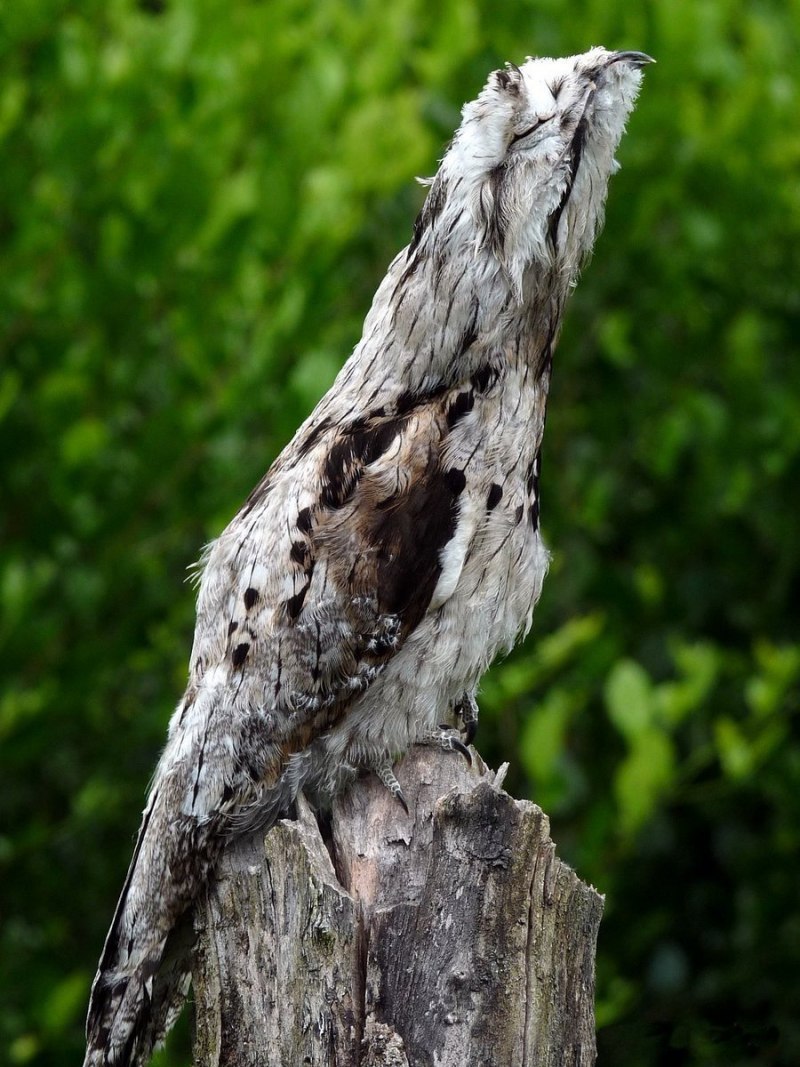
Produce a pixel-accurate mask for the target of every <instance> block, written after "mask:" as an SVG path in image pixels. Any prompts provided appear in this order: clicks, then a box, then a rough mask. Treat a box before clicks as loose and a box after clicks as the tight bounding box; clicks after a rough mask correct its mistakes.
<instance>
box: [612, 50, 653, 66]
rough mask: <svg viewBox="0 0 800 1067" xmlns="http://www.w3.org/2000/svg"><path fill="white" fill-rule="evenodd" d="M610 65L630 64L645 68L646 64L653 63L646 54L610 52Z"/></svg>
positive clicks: (651, 58) (650, 57)
mask: <svg viewBox="0 0 800 1067" xmlns="http://www.w3.org/2000/svg"><path fill="white" fill-rule="evenodd" d="M609 62H610V63H630V64H631V65H632V66H634V67H646V66H647V64H648V63H655V60H654V59H653V57H652V56H648V55H647V53H646V52H612V54H611V59H610V61H609Z"/></svg>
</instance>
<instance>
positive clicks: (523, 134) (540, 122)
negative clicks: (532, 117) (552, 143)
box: [508, 115, 553, 148]
mask: <svg viewBox="0 0 800 1067" xmlns="http://www.w3.org/2000/svg"><path fill="white" fill-rule="evenodd" d="M552 118H553V115H545V116H544V118H541V119H537V120H536V122H534V123H533V125H531V126H528V127H527V129H524V130H522V131H521V132H520V133H517V134H515V135H514V136H513V137H512V138H511V140H510V141H509V143H508V147H509V148H512V147H513V146H514V145H515V144H516V143H517V141H523V140H524V139H525V138H526V137H530V135H531V134H532V133H535V132H536V131H537V130H538V129H539V127H540V126H544V124H545V123H546V122H550V120H551V119H552Z"/></svg>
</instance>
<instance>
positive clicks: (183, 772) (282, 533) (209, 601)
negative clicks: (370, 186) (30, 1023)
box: [84, 47, 652, 1067]
mask: <svg viewBox="0 0 800 1067" xmlns="http://www.w3.org/2000/svg"><path fill="white" fill-rule="evenodd" d="M650 62H652V60H651V59H650V57H649V56H647V55H645V54H644V53H641V52H635V51H608V50H606V49H605V48H600V47H595V48H592V49H591V50H589V51H587V52H585V53H583V54H580V55H575V56H569V57H566V58H561V59H550V58H530V57H528V58H527V59H526V60H525V61H524V62H523V63H522V64H521V65H519V66H517V65H515V64H511V63H508V64H506V65H505V67H503V68H502V69H499V70H496V71H494V72H492V74H491V75H490V76H489V78H488V80H487V82H486V84H485V85H484V87H483V88H482V90H481V92H480V93H479V95H478V96H477V98H476V99H474V100H473V101H471V102H469V103H467V104H465V105H464V108H463V110H462V121H461V123H460V125H459V127H458V129H457V131H456V132H455V135H454V137H453V140H452V142H451V143H450V146H449V147H448V148H447V150H446V152H445V154H444V155H443V158H442V160H441V162H440V166H439V168H438V170H437V172H436V175H435V177H434V178H432V179H430V180H427V181H426V183H425V184H426V185H427V186H428V191H427V195H426V197H425V200H424V203H423V206H422V208H421V210H420V212H419V215H418V217H417V219H416V221H415V223H414V226H413V231H412V234H411V239H410V242H409V244H408V245H407V247H406V248H404V249H403V250H402V251H401V252H400V253H399V254H398V255H397V256H396V257H395V258H394V260H393V261H392V262H391V264H390V266H389V268H388V271H387V274H386V276H385V278H384V280H383V281H382V283H381V284H380V286H379V288H378V290H377V293H376V295H375V297H374V300H373V303H372V306H371V308H370V310H369V312H368V314H367V316H366V319H365V322H364V328H363V335H362V337H361V340H360V341H359V342H358V344H357V345H356V347H355V349H354V351H353V352H352V354H351V355H350V357H349V359H348V360H347V361H346V362H345V364H344V365H343V367H342V370H341V371H340V373H339V374H338V376H337V377H336V379H335V381H334V383H333V385H332V387H331V388H330V390H329V391H328V392H327V394H326V395H325V396H324V397H323V398H322V400H321V401H320V402H319V404H318V405H317V406H316V408H315V409H314V411H313V412H312V413H311V415H310V416H309V417H308V418H307V419H306V420H305V422H304V423H303V424H302V425H301V426H300V428H299V430H298V431H297V433H296V435H295V436H294V438H293V439H292V440H291V442H290V443H289V444H288V445H287V447H286V448H285V449H284V450H283V452H282V453H281V454H280V456H279V457H278V458H277V460H276V461H275V462H274V463H273V464H272V466H271V467H270V469H269V470H268V472H267V473H266V475H265V476H264V478H263V479H262V480H261V481H260V482H259V483H258V485H257V486H256V487H255V488H254V489H253V491H252V492H251V494H250V496H249V497H248V498H247V500H246V501H245V503H244V504H243V506H242V507H241V509H240V510H239V512H238V513H237V514H236V516H235V517H234V518H233V520H232V521H231V522H230V524H229V525H228V526H227V528H226V529H225V530H224V531H223V532H222V534H221V535H220V536H219V537H218V538H217V540H216V541H214V542H213V543H212V545H211V546H210V547H208V548H207V549H206V551H205V552H204V554H203V558H202V560H201V563H200V565H199V570H200V578H199V591H198V596H197V624H196V630H195V636H194V643H193V647H192V652H191V659H190V666H189V678H188V685H187V688H186V691H185V693H184V695H183V697H182V698H181V700H180V702H179V703H178V705H177V708H176V710H175V712H174V714H173V716H172V718H171V720H170V724H169V728H168V735H167V741H166V745H165V747H164V749H163V752H162V755H161V757H160V760H159V762H158V765H157V768H156V771H155V774H154V777H153V780H152V785H151V787H150V791H149V795H148V799H147V803H146V806H145V809H144V814H143V818H142V823H141V827H140V830H139V834H138V838H137V841H136V845H135V848H134V852H133V857H132V860H131V863H130V868H129V870H128V874H127V878H126V880H125V883H124V886H123V889H122V893H121V895H120V898H119V903H118V905H117V908H116V912H115V914H114V917H113V921H112V924H111V928H110V930H109V933H108V936H107V938H106V941H105V946H104V948H103V952H102V956H101V958H100V962H99V966H98V971H97V975H96V977H95V979H94V982H93V985H92V990H91V995H90V1004H89V1012H88V1019H87V1027H86V1034H87V1051H86V1058H85V1061H84V1067H100V1065H112V1064H116V1065H124V1067H138V1065H141V1064H144V1063H146V1062H147V1061H148V1059H149V1057H150V1056H151V1054H152V1052H153V1050H154V1049H155V1048H156V1047H157V1046H158V1045H159V1044H160V1043H162V1042H163V1039H164V1036H165V1034H166V1032H167V1030H168V1029H169V1027H170V1026H171V1025H172V1023H173V1022H174V1020H175V1018H176V1017H177V1014H178V1013H179V1011H180V1008H181V1005H182V1003H183V1000H184V999H185V997H186V995H187V992H188V987H189V980H190V952H191V942H192V930H191V926H192V923H191V916H192V906H193V903H194V902H195V901H196V899H197V897H198V894H199V893H200V891H201V889H202V888H203V886H204V885H205V884H206V882H207V880H208V879H209V878H210V877H211V876H212V874H213V870H214V866H215V863H216V862H217V860H218V858H219V856H220V854H221V852H222V850H223V849H225V848H226V847H229V846H230V843H231V842H232V841H234V840H235V839H236V838H237V837H238V836H240V835H243V834H246V833H252V832H255V831H256V830H258V831H262V832H265V831H267V830H268V829H269V828H270V827H271V826H272V825H274V823H275V822H276V821H277V820H278V819H280V818H283V817H286V816H287V815H291V813H292V810H293V804H294V802H295V800H296V798H297V797H298V795H299V794H300V793H301V792H302V793H303V794H304V795H305V796H306V797H307V798H308V799H309V800H310V801H311V802H312V803H313V804H315V805H317V806H318V807H320V808H324V807H326V806H328V805H330V803H331V801H332V798H334V797H335V796H336V795H337V794H339V793H341V791H342V790H344V789H345V788H346V787H347V786H348V785H349V784H350V783H351V782H352V781H353V780H354V778H355V777H356V776H357V775H359V774H360V773H364V772H365V771H367V772H370V771H371V772H374V773H375V774H376V775H377V776H378V777H379V779H380V780H381V781H382V782H383V783H384V785H386V787H387V788H388V789H389V790H391V792H392V793H393V794H394V795H395V796H396V797H397V799H398V801H399V802H400V803H401V804H403V805H406V801H405V798H404V797H403V793H402V790H401V788H400V786H399V784H398V782H397V778H396V776H395V773H394V770H393V767H394V765H395V762H396V760H397V759H398V758H399V757H401V756H402V755H403V754H404V753H405V752H406V751H407V750H408V749H409V747H410V746H411V745H413V744H415V743H425V744H434V745H438V746H441V747H442V748H444V749H446V750H452V751H455V752H461V753H462V754H466V755H467V756H469V748H468V745H469V743H470V742H471V741H472V740H473V737H474V733H475V730H476V727H477V721H478V707H477V699H476V692H477V686H478V683H479V680H480V678H481V676H482V675H483V673H484V672H485V670H486V669H487V667H488V666H489V664H490V663H491V662H492V660H493V659H494V658H495V657H496V656H498V655H499V654H501V653H505V652H507V651H509V650H510V649H511V648H512V647H513V645H514V644H515V642H516V641H517V640H518V639H519V638H520V637H521V636H522V635H524V634H526V633H527V632H528V630H529V628H530V626H531V620H532V614H533V609H534V606H535V604H536V602H537V600H538V598H539V594H540V591H541V588H542V582H543V580H544V577H545V574H546V571H547V568H548V561H549V553H548V550H547V549H546V547H545V545H544V543H543V541H542V537H541V534H540V529H539V519H540V477H541V445H542V436H543V432H544V425H545V409H546V402H547V396H548V390H549V384H550V377H551V370H552V362H553V353H554V349H555V346H556V343H557V340H558V336H559V331H560V327H561V321H562V316H563V312H564V307H565V303H566V301H567V298H568V296H569V293H570V292H571V290H572V288H573V287H574V285H575V283H576V280H577V277H578V274H579V272H580V270H581V268H582V266H583V264H584V263H585V261H586V259H587V257H588V255H589V253H590V251H591V250H592V247H593V244H594V241H595V237H596V235H597V233H598V231H599V229H600V227H601V225H602V221H603V213H604V206H605V200H606V193H607V187H608V181H609V178H610V176H611V175H612V174H613V173H614V172H615V170H616V169H617V163H616V161H615V152H616V150H617V147H618V145H619V142H620V140H621V137H622V134H623V132H624V127H625V123H626V121H627V119H628V116H629V114H630V112H631V111H632V109H633V106H634V103H635V100H636V97H637V94H638V91H639V88H640V85H641V80H642V68H643V67H644V66H645V65H646V64H648V63H650Z"/></svg>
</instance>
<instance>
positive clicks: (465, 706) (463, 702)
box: [453, 692, 478, 745]
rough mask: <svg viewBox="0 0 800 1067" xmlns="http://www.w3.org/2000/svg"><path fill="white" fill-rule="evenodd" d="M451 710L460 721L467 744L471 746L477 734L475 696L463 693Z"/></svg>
mask: <svg viewBox="0 0 800 1067" xmlns="http://www.w3.org/2000/svg"><path fill="white" fill-rule="evenodd" d="M453 710H454V711H455V713H456V715H458V717H459V719H460V720H461V725H462V727H463V728H464V738H465V740H466V742H467V744H468V745H471V744H472V742H473V741H474V740H475V734H476V733H477V732H478V701H477V700H476V699H475V694H474V693H470V692H465V693H464V695H463V696H462V698H461V699H460V700H459V701H458V703H457V704H456V705H455V708H454V709H453Z"/></svg>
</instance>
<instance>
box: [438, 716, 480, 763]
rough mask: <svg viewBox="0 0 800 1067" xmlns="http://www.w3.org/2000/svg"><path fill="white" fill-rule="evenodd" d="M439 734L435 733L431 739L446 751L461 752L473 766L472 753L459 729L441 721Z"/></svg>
mask: <svg viewBox="0 0 800 1067" xmlns="http://www.w3.org/2000/svg"><path fill="white" fill-rule="evenodd" d="M439 730H440V731H441V732H440V733H438V734H434V735H433V737H432V738H431V741H432V742H433V743H434V744H437V745H438V746H439V747H440V748H443V749H444V750H445V751H446V752H460V753H461V755H462V756H463V757H464V759H465V760H466V761H467V763H468V764H469V765H470V767H471V766H472V753H471V752H470V750H469V749H468V748H467V746H466V745H465V744H464V742H463V741H462V740H461V737H460V736H459V733H458V730H456V729H455V728H454V727H452V726H448V725H447V723H439Z"/></svg>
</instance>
